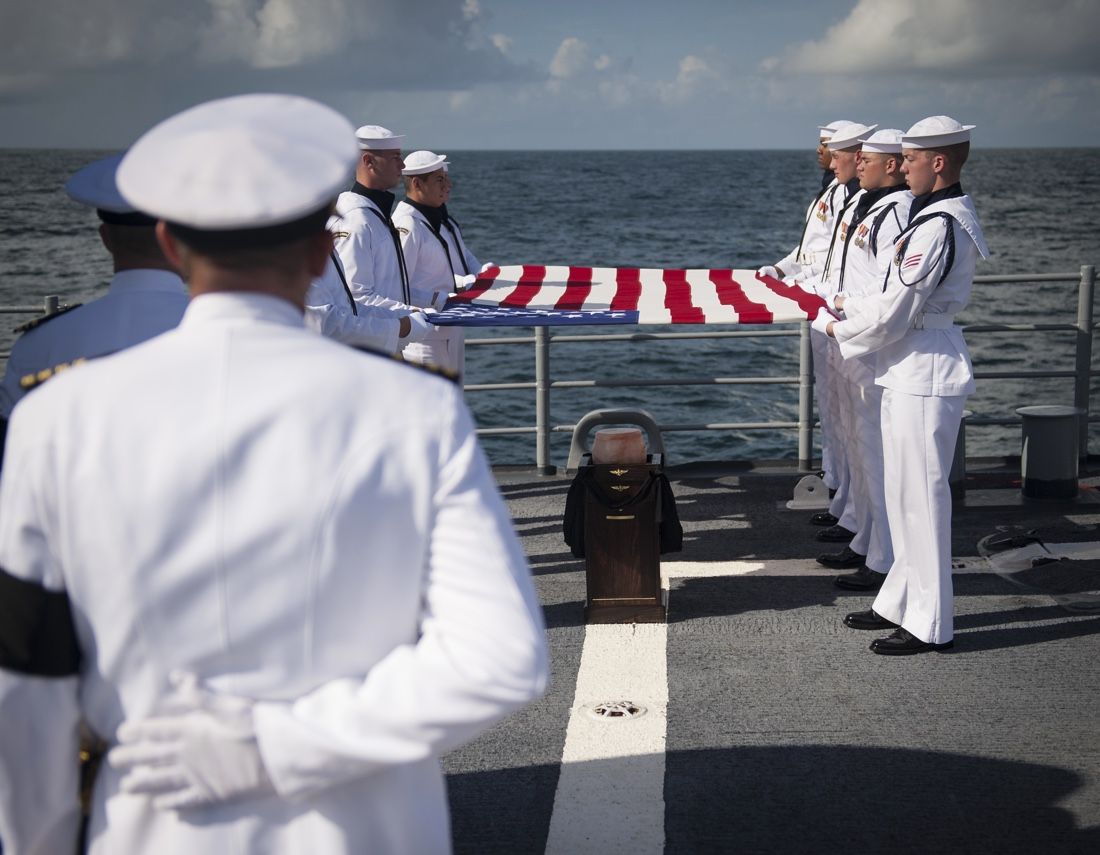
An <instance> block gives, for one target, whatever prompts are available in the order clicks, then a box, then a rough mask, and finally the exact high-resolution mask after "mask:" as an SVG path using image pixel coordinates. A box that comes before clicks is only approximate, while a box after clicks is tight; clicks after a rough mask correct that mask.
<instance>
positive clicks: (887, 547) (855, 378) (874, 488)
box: [844, 363, 894, 573]
mask: <svg viewBox="0 0 1100 855" xmlns="http://www.w3.org/2000/svg"><path fill="white" fill-rule="evenodd" d="M845 368H846V370H845V372H844V380H845V386H846V389H847V400H848V402H849V404H850V406H851V417H850V419H849V424H850V425H851V433H850V434H849V437H848V439H849V442H848V447H849V451H848V466H849V470H850V472H851V475H852V486H851V490H850V496H851V499H852V507H853V513H854V522H855V528H854V529H852V530H853V531H855V532H856V536H855V538H853V539H852V543H851V548H852V549H853V550H854V551H855V552H858V553H859V554H860V555H866V556H867V557H866V559H865V560H864V562H863V563H864V564H866V565H867V566H868V567H869V568H871V569H872V570H877V571H879V572H881V573H885V572H886V571H887V570H889V569H890V565H891V564H893V563H894V551H893V547H892V545H891V542H890V524H889V521H888V518H887V516H886V497H885V492H884V482H883V474H882V422H881V406H882V387H881V386H876V385H875V382H874V376H873V375H871V374H870V373H869V372H866V371H863V372H860V371H855V370H851V368H852V367H851V366H850V365H849V364H848V363H845Z"/></svg>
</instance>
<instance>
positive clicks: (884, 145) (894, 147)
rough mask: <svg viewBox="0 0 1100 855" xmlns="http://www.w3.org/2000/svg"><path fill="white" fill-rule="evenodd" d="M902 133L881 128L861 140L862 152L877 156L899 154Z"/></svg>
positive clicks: (893, 129) (892, 129)
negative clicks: (876, 154) (872, 153)
mask: <svg viewBox="0 0 1100 855" xmlns="http://www.w3.org/2000/svg"><path fill="white" fill-rule="evenodd" d="M902 135H903V132H902V131H899V130H898V129H897V128H883V129H882V130H879V131H875V132H874V133H873V134H871V135H870V136H869V137H866V138H864V139H861V140H860V142H861V143H863V150H864V151H869V152H874V153H878V154H900V153H901V138H902Z"/></svg>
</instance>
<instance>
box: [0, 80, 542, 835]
mask: <svg viewBox="0 0 1100 855" xmlns="http://www.w3.org/2000/svg"><path fill="white" fill-rule="evenodd" d="M355 156H356V147H355V137H354V131H353V129H352V127H351V126H350V125H349V124H348V123H347V121H346V120H345V119H344V118H343V117H342V116H340V115H339V114H337V113H335V112H334V111H332V110H331V109H329V108H327V107H324V106H322V105H320V104H317V103H316V102H313V101H309V100H307V99H304V98H299V97H295V96H283V95H249V96H240V97H234V98H227V99H223V100H220V101H214V102H211V103H208V104H204V105H200V106H198V107H195V108H192V109H190V110H187V111H185V112H183V113H181V114H179V115H177V116H174V117H173V118H170V119H168V120H166V121H165V122H163V123H161V124H160V125H158V126H157V127H155V128H153V129H152V130H151V131H149V132H148V133H147V134H146V135H145V136H143V137H142V138H141V139H140V140H139V141H138V142H137V143H136V144H135V145H134V147H133V148H132V149H131V150H130V152H129V154H128V155H127V157H126V158H125V160H124V161H123V162H122V165H121V166H120V168H119V177H118V180H119V187H120V189H121V191H122V192H123V194H124V195H125V196H126V197H127V198H128V199H129V200H130V201H131V202H132V203H133V204H135V205H136V206H138V207H139V208H141V209H143V210H146V211H148V212H149V213H151V214H153V215H155V216H157V217H158V218H160V220H161V222H160V223H158V226H157V234H158V237H159V238H160V240H161V242H162V244H163V245H164V247H165V250H166V253H167V255H168V256H169V258H171V259H172V260H173V261H174V262H175V263H177V264H178V265H179V267H180V269H181V270H183V271H184V274H185V278H187V280H188V282H189V284H190V286H191V289H192V294H193V299H192V302H191V304H190V306H189V307H188V309H187V313H186V315H185V316H184V318H183V321H182V322H181V324H180V326H179V328H178V329H177V330H174V331H172V332H170V333H167V334H165V335H163V336H160V337H158V338H156V339H153V340H152V341H149V342H146V343H145V344H142V345H139V346H137V347H135V348H132V349H130V350H128V351H126V352H125V353H121V354H117V355H114V356H110V357H107V358H104V359H101V360H96V361H94V362H89V363H87V364H86V365H83V366H80V367H79V368H76V369H72V370H70V371H67V372H65V373H63V374H62V375H61V376H59V377H57V378H56V379H53V380H51V381H49V382H48V383H46V384H45V385H44V386H43V387H42V388H41V389H40V390H38V391H36V392H35V394H33V395H30V396H28V397H27V399H26V400H25V401H24V402H23V403H22V404H21V405H20V407H19V408H17V410H16V412H15V415H14V418H13V419H12V423H11V432H10V438H9V440H10V441H9V452H10V453H11V455H12V458H13V460H14V461H17V463H16V465H12V466H10V467H9V468H8V469H7V471H5V472H4V473H3V477H2V478H0V567H2V568H3V570H2V571H0V603H3V606H4V621H3V622H2V623H0V665H2V669H3V670H0V709H3V712H4V727H2V728H0V837H2V839H3V841H4V847H5V852H6V853H8V855H40V853H59V852H61V853H64V852H72V851H74V845H75V842H76V836H77V826H78V821H79V807H78V804H77V783H76V776H77V761H76V740H77V726H78V724H79V723H80V722H81V720H83V722H84V723H85V725H86V726H87V727H88V728H90V729H91V730H92V731H94V732H95V733H96V734H98V735H99V736H100V737H102V738H103V739H105V740H107V741H108V742H116V741H117V743H118V744H116V745H115V747H114V748H113V749H112V751H111V752H110V754H109V755H108V761H109V763H108V764H104V766H103V767H102V768H101V770H100V773H99V776H98V779H97V780H96V781H95V789H94V795H93V797H92V804H91V817H90V823H89V828H88V840H89V850H88V851H90V852H91V853H94V855H107V854H108V853H111V855H114V853H138V852H142V853H144V852H148V853H154V852H155V853H158V855H173V853H180V855H183V853H187V855H193V853H199V852H202V853H206V852H210V853H222V852H249V853H253V852H257V853H258V852H264V853H272V854H273V855H279V853H301V852H318V853H325V855H339V853H362V852H371V853H413V852H415V853H435V852H447V851H448V850H449V849H450V840H449V830H448V818H447V800H446V793H445V788H444V782H443V775H442V772H441V769H440V764H439V757H440V755H441V754H442V753H443V752H445V751H448V750H450V749H452V748H454V747H456V746H458V745H460V744H462V743H464V742H466V741H467V740H469V739H471V738H473V737H475V736H477V735H478V734H480V733H482V732H483V731H484V730H485V729H486V728H488V727H489V726H490V725H492V724H493V723H494V722H496V721H498V720H499V719H500V718H501V717H503V716H504V715H506V714H507V713H508V712H510V711H511V710H514V709H516V708H517V707H519V706H521V705H523V704H524V703H526V702H527V701H529V700H531V699H532V698H534V697H536V696H538V695H539V694H540V693H541V692H542V691H543V688H544V686H545V683H546V679H547V658H546V642H545V631H544V628H543V624H542V620H541V616H540V610H539V606H538V602H537V600H536V598H535V596H534V592H533V588H532V585H531V580H530V577H529V572H528V569H527V565H526V561H525V558H524V555H523V552H522V549H521V547H520V544H519V542H518V539H517V537H516V535H515V533H514V531H513V528H512V524H511V520H510V518H509V516H508V512H507V509H506V507H505V506H504V503H503V501H502V499H501V497H500V495H499V493H498V491H497V489H496V486H495V484H494V482H493V478H492V474H491V472H490V470H489V467H488V464H487V462H486V459H485V457H484V455H483V453H482V451H481V448H480V446H479V444H478V441H477V438H476V434H475V429H474V425H473V422H472V419H471V416H470V413H469V411H468V410H467V408H466V406H465V405H464V403H463V399H462V394H461V391H460V390H459V389H458V388H457V387H456V386H455V385H454V384H453V383H451V382H449V381H447V380H446V379H444V378H442V377H439V376H437V375H433V374H431V373H429V372H427V371H424V370H423V369H420V368H417V367H414V366H408V365H404V364H402V363H401V362H400V361H398V360H393V359H390V358H388V357H386V356H380V355H377V354H371V353H363V352H359V351H357V350H354V349H352V348H348V347H344V346H342V345H339V344H337V343H335V342H332V341H330V340H328V339H326V338H324V337H322V336H318V335H316V334H315V333H313V332H310V331H308V330H306V329H304V327H303V321H302V314H303V308H304V297H305V293H306V290H307V288H308V286H309V283H310V280H311V279H313V278H316V277H317V276H318V275H320V274H321V272H322V270H323V268H324V266H325V264H326V263H327V261H328V258H329V252H330V250H331V248H332V239H331V236H330V234H329V233H328V232H327V231H326V229H325V224H326V220H327V218H328V215H329V212H330V210H331V206H332V202H333V199H334V198H335V195H336V193H337V191H338V188H339V187H340V186H346V181H347V179H348V176H349V175H350V170H351V168H352V166H353V164H354V161H355ZM196 173H201V174H203V175H204V176H206V178H207V179H208V180H205V181H201V182H196V181H194V180H192V177H193V176H194V175H195V174H196ZM211 187H214V188H224V189H220V192H218V193H212V192H211V191H210V189H209V188H211ZM90 451H91V453H90Z"/></svg>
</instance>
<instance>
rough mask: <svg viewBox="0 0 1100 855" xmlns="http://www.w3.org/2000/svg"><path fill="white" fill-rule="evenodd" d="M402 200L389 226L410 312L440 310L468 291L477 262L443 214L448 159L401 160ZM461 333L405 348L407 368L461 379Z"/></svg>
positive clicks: (420, 154)
mask: <svg viewBox="0 0 1100 855" xmlns="http://www.w3.org/2000/svg"><path fill="white" fill-rule="evenodd" d="M402 174H403V175H404V176H405V198H404V199H403V200H401V201H400V202H398V203H397V207H396V208H395V209H394V212H393V224H394V225H395V226H396V227H397V230H398V232H399V233H400V234H401V247H402V250H403V252H404V255H405V268H406V270H407V271H408V273H409V296H410V299H411V301H412V305H414V306H422V307H426V308H432V309H441V308H442V307H443V304H444V303H445V302H446V300H447V297H448V296H449V295H450V294H453V293H454V292H455V291H456V290H461V289H462V288H464V287H466V286H468V285H469V284H470V283H471V282H473V280H474V279H475V278H476V276H477V274H478V273H479V272H480V271H481V262H479V261H478V260H477V257H476V256H475V255H474V254H473V253H472V252H470V249H469V247H467V246H466V241H465V240H463V238H462V228H461V227H460V226H459V225H458V223H457V222H456V221H455V220H454V218H452V217H451V215H450V212H449V211H448V210H447V200H448V199H449V198H450V196H451V178H450V172H449V170H448V161H447V156H446V155H443V154H436V153H435V152H431V151H414V152H413V153H412V154H410V155H409V156H408V157H406V158H405V168H404V170H403V171H402ZM463 338H464V336H463V333H462V329H461V328H460V327H436V328H435V330H434V331H433V332H431V333H429V334H428V335H427V336H425V337H424V338H423V339H422V340H421V341H419V342H414V343H412V344H408V345H406V346H405V349H404V350H402V351H401V355H402V356H403V357H404V358H405V359H406V360H408V361H409V362H417V363H422V364H426V365H436V366H439V367H440V368H443V369H445V370H447V371H449V372H451V373H453V374H454V375H455V376H457V377H459V378H461V377H462V375H463V373H464V371H465V353H464V348H463Z"/></svg>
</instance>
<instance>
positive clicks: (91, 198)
mask: <svg viewBox="0 0 1100 855" xmlns="http://www.w3.org/2000/svg"><path fill="white" fill-rule="evenodd" d="M123 154H125V152H123V153H122V154H112V155H111V156H110V157H104V158H102V159H100V160H96V161H93V162H92V163H89V164H88V165H87V166H84V167H81V168H80V169H78V170H77V171H76V172H74V173H73V174H72V175H71V176H70V177H69V180H68V181H66V182H65V192H66V193H68V194H69V198H70V199H72V200H73V201H75V202H79V203H80V204H81V205H87V206H88V207H90V208H95V209H96V213H97V214H99V218H100V219H101V220H103V222H105V223H112V224H114V225H122V226H151V225H154V224H155V223H156V220H155V219H153V218H152V217H149V216H146V215H145V214H143V213H141V212H140V211H138V210H137V209H136V208H134V206H133V205H131V204H130V203H129V202H127V201H126V200H125V199H123V198H122V194H121V193H119V192H118V184H116V183H115V172H116V171H117V170H118V164H119V162H120V161H121V160H122V157H123Z"/></svg>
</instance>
